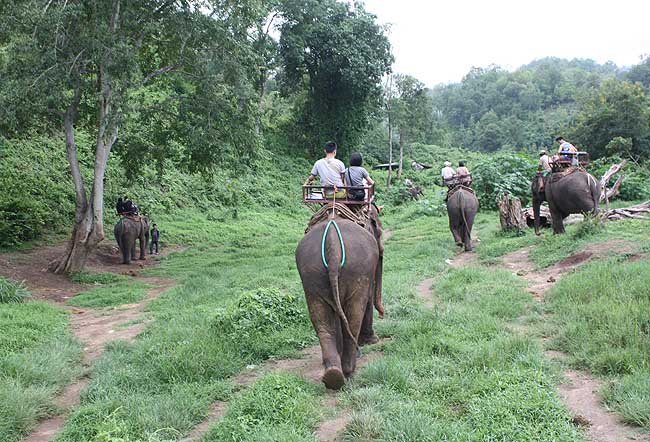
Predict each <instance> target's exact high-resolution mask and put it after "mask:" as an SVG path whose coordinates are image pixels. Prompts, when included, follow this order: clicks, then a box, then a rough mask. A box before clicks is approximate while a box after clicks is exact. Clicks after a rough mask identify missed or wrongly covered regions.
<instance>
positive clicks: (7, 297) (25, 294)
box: [0, 276, 30, 304]
mask: <svg viewBox="0 0 650 442" xmlns="http://www.w3.org/2000/svg"><path fill="white" fill-rule="evenodd" d="M29 297H30V294H29V291H28V290H27V287H25V284H23V283H22V282H18V281H13V280H11V279H7V278H3V277H2V276H0V304H9V303H16V302H23V301H24V300H25V299H27V298H29Z"/></svg>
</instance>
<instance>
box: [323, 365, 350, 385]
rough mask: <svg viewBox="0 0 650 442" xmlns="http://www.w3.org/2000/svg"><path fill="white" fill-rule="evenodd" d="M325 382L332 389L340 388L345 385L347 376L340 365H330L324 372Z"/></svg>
mask: <svg viewBox="0 0 650 442" xmlns="http://www.w3.org/2000/svg"><path fill="white" fill-rule="evenodd" d="M323 383H324V384H325V386H326V387H327V388H329V389H330V390H340V389H341V388H342V387H343V385H345V376H343V372H342V371H341V369H340V368H338V367H330V368H328V369H326V370H325V373H323Z"/></svg>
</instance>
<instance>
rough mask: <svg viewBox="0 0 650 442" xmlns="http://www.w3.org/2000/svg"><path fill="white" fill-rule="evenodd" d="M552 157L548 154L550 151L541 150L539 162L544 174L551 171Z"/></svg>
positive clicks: (540, 169) (539, 168)
mask: <svg viewBox="0 0 650 442" xmlns="http://www.w3.org/2000/svg"><path fill="white" fill-rule="evenodd" d="M550 161H551V159H550V158H549V156H548V153H547V152H546V151H545V150H540V151H539V163H538V170H539V171H540V172H544V175H548V174H549V173H551V163H550Z"/></svg>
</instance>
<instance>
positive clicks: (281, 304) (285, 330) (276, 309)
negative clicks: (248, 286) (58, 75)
mask: <svg viewBox="0 0 650 442" xmlns="http://www.w3.org/2000/svg"><path fill="white" fill-rule="evenodd" d="M301 324H302V327H300V325H301ZM297 326H298V327H297ZM214 327H215V329H216V330H217V331H218V332H219V333H220V334H221V335H223V336H225V337H226V338H227V339H229V340H230V341H232V342H234V343H245V345H243V346H242V347H241V348H242V352H244V353H248V354H251V355H254V356H257V357H261V358H268V357H269V356H272V355H276V354H278V352H279V351H285V350H287V349H289V348H295V347H296V344H298V345H299V346H305V345H307V343H309V342H311V339H313V331H312V330H311V327H310V323H309V320H308V318H307V315H306V314H305V309H304V307H301V305H300V302H299V298H298V297H297V296H294V295H291V294H289V293H284V292H281V291H280V290H277V289H273V288H266V289H257V290H252V291H248V292H244V293H243V294H242V295H241V296H240V297H239V298H238V299H237V301H236V302H235V303H234V304H232V305H230V306H229V307H228V308H226V309H224V310H222V311H219V312H218V313H217V315H216V318H215V322H214ZM297 329H298V333H296V330H297Z"/></svg>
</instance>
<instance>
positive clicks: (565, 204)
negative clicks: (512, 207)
mask: <svg viewBox="0 0 650 442" xmlns="http://www.w3.org/2000/svg"><path fill="white" fill-rule="evenodd" d="M560 173H561V172H560ZM554 175H555V174H551V175H548V176H546V177H541V176H536V177H535V178H533V182H532V184H531V191H532V193H533V213H534V215H535V234H536V235H539V220H540V206H541V205H542V202H544V201H546V202H548V207H549V209H550V210H551V217H552V218H553V233H564V221H563V220H564V218H566V217H567V216H569V215H571V214H572V213H583V214H584V213H596V212H597V211H598V200H599V199H600V184H599V183H598V181H597V180H596V178H594V177H593V176H592V175H590V174H589V173H587V172H586V171H584V170H576V171H573V172H572V173H570V174H568V175H566V176H559V175H556V176H555V177H554Z"/></svg>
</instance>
